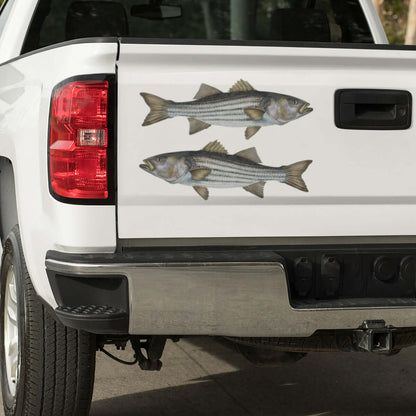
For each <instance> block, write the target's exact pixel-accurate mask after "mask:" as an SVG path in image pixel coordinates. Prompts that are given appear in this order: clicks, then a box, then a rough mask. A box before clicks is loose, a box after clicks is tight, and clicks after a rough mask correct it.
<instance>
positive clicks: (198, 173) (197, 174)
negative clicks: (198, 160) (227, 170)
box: [191, 169, 211, 181]
mask: <svg viewBox="0 0 416 416" xmlns="http://www.w3.org/2000/svg"><path fill="white" fill-rule="evenodd" d="M210 173H211V169H194V170H191V175H192V179H193V180H194V181H202V180H204V179H205V178H206V177H207V176H208V175H209V174H210Z"/></svg>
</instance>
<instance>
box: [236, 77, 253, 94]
mask: <svg viewBox="0 0 416 416" xmlns="http://www.w3.org/2000/svg"><path fill="white" fill-rule="evenodd" d="M237 91H255V89H254V88H253V86H252V85H251V84H250V83H249V82H247V81H244V80H242V79H240V81H237V82H236V83H235V84H234V85H233V86H232V87H231V88H230V92H237Z"/></svg>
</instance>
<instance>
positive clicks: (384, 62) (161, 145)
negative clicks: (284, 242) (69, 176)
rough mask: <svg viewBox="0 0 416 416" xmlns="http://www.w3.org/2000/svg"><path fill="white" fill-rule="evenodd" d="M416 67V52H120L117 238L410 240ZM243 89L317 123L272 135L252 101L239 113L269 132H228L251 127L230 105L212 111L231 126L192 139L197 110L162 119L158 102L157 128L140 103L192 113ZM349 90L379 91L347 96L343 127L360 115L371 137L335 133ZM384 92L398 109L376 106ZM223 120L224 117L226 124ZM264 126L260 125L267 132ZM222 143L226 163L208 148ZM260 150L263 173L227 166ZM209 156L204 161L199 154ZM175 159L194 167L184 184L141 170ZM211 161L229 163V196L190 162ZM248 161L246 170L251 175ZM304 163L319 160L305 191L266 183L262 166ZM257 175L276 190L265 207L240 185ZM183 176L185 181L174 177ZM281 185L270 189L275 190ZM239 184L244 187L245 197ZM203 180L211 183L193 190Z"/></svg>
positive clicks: (292, 122)
mask: <svg viewBox="0 0 416 416" xmlns="http://www.w3.org/2000/svg"><path fill="white" fill-rule="evenodd" d="M415 58H416V53H415V52H414V51H408V50H403V51H393V50H387V49H342V48H290V47H249V46H208V45H207V46H205V45H148V44H147V45H146V44H139V43H134V42H133V41H131V43H123V42H122V43H121V48H120V58H119V62H118V162H117V163H118V230H119V237H120V238H129V239H134V238H187V237H193V238H199V237H288V236H367V235H384V236H389V235H415V234H416V218H415V215H416V207H415V204H416V181H415V178H416V163H415V154H416V134H415V127H414V125H413V124H412V125H411V126H410V127H409V128H407V126H404V124H406V122H407V121H408V118H407V114H406V112H411V106H409V107H407V104H406V103H405V102H404V101H403V100H405V101H406V97H408V98H407V99H409V96H408V95H407V94H406V92H409V93H410V94H412V95H413V94H414V92H415V91H416V77H415V71H416V59H415ZM239 80H244V81H247V82H248V84H244V83H242V84H240V90H242V89H244V85H246V86H247V85H251V86H253V87H254V88H255V89H256V90H258V91H262V92H271V93H278V94H282V96H283V95H287V96H289V98H287V99H288V100H289V101H290V100H292V98H290V97H296V99H293V100H294V101H293V102H292V101H291V103H292V105H298V103H303V101H304V102H307V103H310V105H311V107H312V108H313V112H310V113H308V114H304V115H303V116H302V117H299V118H297V117H295V118H293V115H291V114H286V117H287V118H288V119H289V122H287V123H286V124H282V125H279V124H280V122H279V123H278V122H277V121H279V120H277V119H274V120H276V123H275V124H270V123H269V124H270V125H268V124H267V123H266V121H269V122H270V121H273V120H270V114H269V113H267V112H265V113H264V114H263V113H262V112H259V108H258V102H256V103H253V102H252V101H250V99H249V98H245V99H243V100H242V104H241V106H245V107H247V108H248V110H249V111H248V112H247V111H245V109H243V111H244V114H246V115H248V117H250V119H251V120H253V123H252V124H253V125H254V126H257V127H259V126H260V127H261V129H260V130H258V131H257V132H256V133H255V134H254V135H253V137H251V138H250V139H249V140H246V138H245V127H244V126H243V127H242V126H241V125H239V126H238V127H235V126H233V123H234V125H235V124H238V123H240V124H241V123H242V120H240V119H238V120H236V117H235V115H233V114H234V113H233V111H232V110H233V109H234V108H231V107H232V105H231V104H229V103H228V104H224V106H222V107H221V105H222V104H221V105H220V104H218V102H216V104H215V105H217V106H218V105H220V107H219V109H218V108H216V109H215V111H217V112H218V111H219V112H222V118H221V117H220V118H221V120H222V121H218V123H217V125H214V123H212V124H213V125H212V126H211V127H209V128H206V129H203V130H201V131H199V132H197V133H195V134H192V135H190V134H189V122H188V120H187V118H194V119H195V118H196V115H195V114H196V113H195V111H197V110H195V111H194V109H192V103H191V104H190V105H189V104H188V107H186V106H185V107H183V108H176V110H172V109H171V110H169V111H170V112H169V118H167V119H163V114H162V115H161V113H160V112H161V111H162V110H163V111H164V109H163V108H160V105H161V104H160V102H156V103H153V105H154V110H155V112H154V113H153V115H152V116H150V121H151V122H152V123H145V124H149V125H146V126H142V124H143V123H144V121H145V119H146V117H147V115H148V114H149V105H148V104H146V102H145V100H144V98H143V97H142V96H141V95H140V94H141V93H149V94H153V95H155V96H158V97H162V98H164V99H166V100H171V101H174V102H189V101H192V100H193V97H194V96H195V94H196V93H197V92H198V91H199V89H200V86H201V84H207V85H209V86H212V87H215V88H216V89H218V90H220V91H221V92H224V93H227V92H228V91H229V89H230V88H231V87H232V86H233V85H234V84H235V83H236V82H237V81H239ZM247 88H249V87H247ZM236 89H238V86H237V87H235V88H234V90H236ZM341 89H358V90H370V91H367V92H370V96H369V97H368V96H367V97H366V95H365V93H366V91H360V92H359V94H358V96H354V94H353V95H352V98H351V96H348V95H347V96H344V98H345V97H346V98H345V100H346V101H345V103H344V107H343V110H342V114H341V116H342V117H344V116H345V117H346V118H348V117H350V116H351V114H352V116H351V117H352V118H353V119H354V120H353V121H354V122H356V123H358V125H360V123H364V125H365V124H366V119H371V120H373V128H375V129H371V126H370V129H364V127H363V124H361V128H359V129H355V128H352V127H351V128H346V129H342V128H338V127H337V126H336V122H335V113H336V111H335V110H336V106H335V100H336V98H335V97H336V92H337V91H338V90H341ZM386 89H388V90H400V91H404V93H399V94H398V95H397V94H396V95H394V94H393V95H392V96H393V98H391V94H387V95H383V93H384V92H383V91H377V94H375V95H374V94H372V93H373V90H386ZM214 92H215V90H214V89H213V88H208V87H205V89H204V88H203V89H202V91H201V92H200V94H199V97H201V96H207V95H209V94H211V97H213V96H214V95H212V94H213V93H214ZM218 93H219V92H218ZM147 97H149V96H147ZM224 97H225V98H227V94H225V95H224ZM268 97H269V96H268ZM273 97H275V96H273ZM389 97H390V98H389ZM228 98H229V97H228ZM269 98H270V97H269ZM205 99H206V97H205ZM410 99H411V96H410ZM149 100H150V101H151V100H152V97H151V96H150V98H148V101H149ZM244 100H246V101H244ZM351 100H352V101H351ZM395 100H396V101H397V102H395ZM158 105H159V107H158ZM227 105H228V107H227ZM256 106H257V107H256ZM351 106H352V107H351ZM253 107H254V108H253ZM339 107H340V106H338V108H339ZM247 108H246V109H247ZM305 108H306V107H303V110H305ZM175 111H176V113H175ZM198 111H199V110H198ZM213 111H214V110H213ZM227 111H228V113H227ZM178 114H179V115H178ZM227 114H228V118H229V119H228V122H227V123H224V119H227ZM165 115H166V114H165ZM262 116H263V119H262V120H263V121H264V122H265V124H264V125H261V122H262V120H259V117H260V118H261V117H262ZM201 117H202V116H201ZM204 117H207V116H206V115H204ZM291 117H292V118H291ZM237 118H238V117H237ZM240 118H244V116H241V117H240ZM160 119H162V120H160ZM266 119H267V120H266ZM146 120H147V122H148V121H149V118H147V119H146ZM158 120H160V121H158ZM403 120H404V124H403V123H402V124H403V126H402V127H403V129H396V128H398V127H400V126H397V125H396V126H394V124H395V123H396V124H397V122H398V124H400V122H402V121H403ZM154 121H157V122H154ZM280 121H281V119H280ZM286 121H287V120H286ZM383 123H384V127H383ZM219 124H225V125H219ZM367 124H368V123H367ZM370 125H371V123H370ZM374 126H376V127H374ZM202 127H206V126H205V125H201V124H200V123H197V122H196V121H193V128H194V129H196V130H199V129H202ZM365 128H368V126H367V127H365ZM393 128H394V129H393ZM215 140H218V141H219V142H220V143H221V144H222V145H223V147H224V148H225V149H226V150H227V151H228V155H226V156H224V155H225V153H221V152H223V150H222V149H221V147H220V146H212V145H211V146H210V147H206V145H207V144H208V143H210V142H213V141H215ZM252 147H254V148H255V149H256V150H257V154H258V156H259V158H260V159H261V162H262V163H258V160H257V162H256V161H255V159H256V158H255V156H253V152H248V153H247V152H246V153H243V154H240V156H238V157H234V158H233V157H231V156H230V155H235V154H236V153H238V152H240V151H242V150H245V149H247V148H252ZM204 148H205V150H204V151H203V152H202V153H201V152H199V153H190V152H197V151H201V150H202V149H204ZM177 152H181V153H177ZM183 152H185V153H183ZM218 152H220V153H218ZM166 153H174V157H177V158H179V159H181V158H182V159H183V160H182V159H181V160H182V162H183V161H184V162H183V164H182V165H180V166H182V167H183V169H194V170H193V171H190V172H186V175H188V179H187V180H186V181H184V180H182V179H180V180H176V181H175V183H169V182H168V181H166V180H165V179H163V178H160V177H157V176H154V175H153V174H150V173H154V172H149V171H146V170H145V169H143V168H140V165H141V164H143V160H145V159H147V160H150V161H151V163H150V166H152V167H153V168H154V165H155V163H156V162H155V160H160V158H159V159H154V158H153V159H151V157H153V156H158V155H161V154H166ZM211 153H217V155H218V154H219V155H220V156H218V158H217V159H216V162H212V163H214V165H215V163H216V165H215V166H216V169H217V168H218V169H219V167H218V166H219V165H221V163H222V162H221V161H224V160H226V162H227V163H225V162H224V163H225V167H224V166H223V165H221V166H222V169H225V171H226V172H225V173H224V178H225V177H227V178H226V180H225V179H224V182H225V184H224V185H223V186H222V187H217V186H218V183H217V182H215V181H214V180H213V178H214V176H213V172H214V170H210V169H211V168H210V169H207V168H206V166H205V165H204V166H202V165H201V166H196V167H195V166H193V167H192V168H190V166H189V162H188V159H187V158H188V157H191V158H193V159H192V160H193V162H192V163H194V164H195V163H196V162H195V160H198V161H199V162H198V163H202V162H200V159H201V157H203V156H205V157H207V156H212V155H211ZM227 157H228V159H227ZM247 157H248V158H249V159H251V160H248V162H247V164H244V163H243V162H244V158H247ZM198 158H199V159H198ZM162 159H163V158H162ZM214 159H215V157H214ZM253 160H254V161H253ZM304 160H312V161H313V162H312V163H311V164H310V166H309V167H308V168H307V169H306V171H305V172H304V173H303V180H304V182H305V183H306V186H307V187H308V189H309V192H302V191H301V190H299V189H296V187H293V186H288V185H287V184H286V183H280V182H281V180H282V177H279V175H278V174H276V175H275V176H273V175H271V174H270V172H266V173H267V174H268V175H269V176H267V174H266V173H265V172H263V171H262V169H261V167H260V168H258V166H263V165H267V166H271V167H281V166H288V165H291V164H293V163H295V162H299V161H304ZM236 161H237V164H239V166H238V169H246V171H245V172H243V173H242V172H241V171H240V170H238V169H237V168H234V167H233V166H232V164H233V163H236ZM162 162H163V160H162ZM182 162H181V163H182ZM175 163H176V162H175ZM230 163H231V165H230ZM175 166H177V165H175ZM221 166H220V167H221ZM305 167H306V166H303V168H305ZM255 168H256V169H257V168H258V170H255ZM212 169H213V168H212ZM236 169H237V170H236ZM251 169H254V170H253V172H254V171H255V172H254V173H253V175H254V176H253V179H252V182H253V184H254V183H259V182H267V183H266V185H265V188H264V198H260V197H258V196H256V195H254V194H256V193H257V194H258V195H259V194H260V195H261V189H260V190H259V188H258V185H257V187H256V185H253V186H252V187H250V188H249V189H248V191H249V192H247V190H246V189H243V188H247V187H249V185H247V184H245V183H243V182H244V181H243V180H242V179H241V178H242V176H244V178H245V179H244V180H246V176H247V175H248V173H247V172H252V170H251ZM274 172H278V171H274ZM171 173H172V172H171ZM174 173H175V174H177V175H178V172H177V170H176V171H175V172H174ZM295 173H296V175H298V174H300V172H295ZM172 174H173V173H172ZM210 175H211V176H210ZM227 175H228V176H227ZM233 175H234V176H233ZM236 175H237V178H235V176H236ZM238 175H240V176H238ZM241 175H242V176H241ZM256 175H257V176H256ZM270 175H271V176H270ZM217 176H218V175H217ZM229 176H232V178H231V179H230V178H229ZM272 176H273V178H274V179H270V178H271V177H272ZM276 178H277V179H276ZM279 178H280V180H278V179H279ZM216 179H217V181H218V180H219V179H218V178H216ZM209 180H211V181H212V182H209ZM239 180H240V181H241V183H242V186H237V184H238V183H240V182H238V181H239ZM197 181H202V182H201V186H199V187H198V186H197V191H198V192H195V190H194V189H193V186H195V184H197V183H198V182H197ZM227 181H228V182H227ZM171 182H172V180H171ZM179 182H181V183H179ZM214 182H215V184H214ZM287 182H290V181H289V180H288V181H287ZM207 183H213V186H212V187H209V198H208V199H207V200H205V199H203V198H202V197H201V195H202V196H205V197H206V196H207V195H206V194H205V193H204V188H207V186H206V185H207ZM243 185H244V186H243ZM298 185H299V183H298ZM297 187H298V188H299V187H300V186H297ZM198 188H199V189H198ZM200 188H202V189H200ZM260 188H261V185H260ZM253 193H254V194H253Z"/></svg>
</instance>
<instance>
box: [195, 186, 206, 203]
mask: <svg viewBox="0 0 416 416" xmlns="http://www.w3.org/2000/svg"><path fill="white" fill-rule="evenodd" d="M194 189H195V191H196V192H197V193H198V195H199V196H200V197H201V198H202V199H205V201H206V200H207V199H208V198H209V191H208V188H205V187H203V186H194Z"/></svg>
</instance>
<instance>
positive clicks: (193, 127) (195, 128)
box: [188, 118, 211, 134]
mask: <svg viewBox="0 0 416 416" xmlns="http://www.w3.org/2000/svg"><path fill="white" fill-rule="evenodd" d="M188 120H189V134H195V133H198V132H200V131H202V130H205V129H207V128H208V127H211V124H208V123H204V122H203V121H201V120H197V119H196V118H188Z"/></svg>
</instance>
